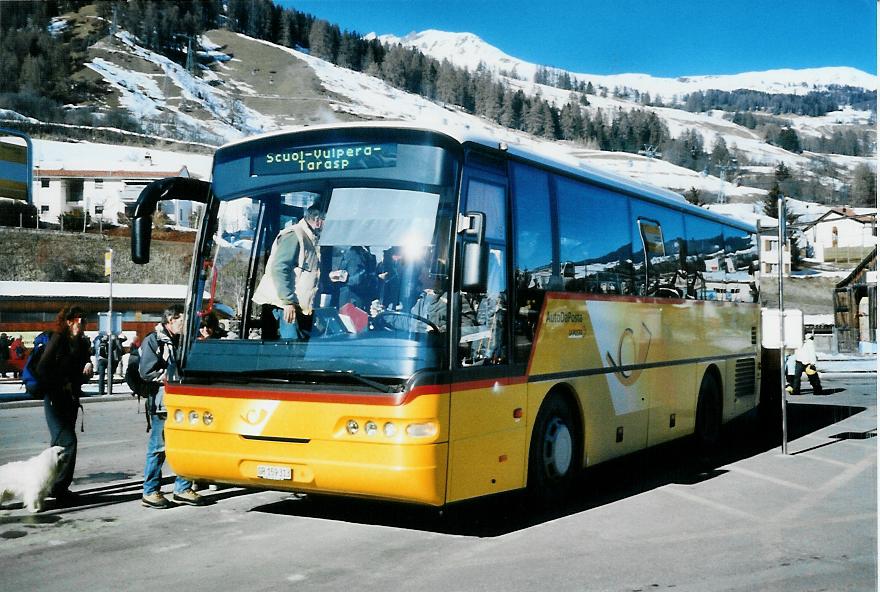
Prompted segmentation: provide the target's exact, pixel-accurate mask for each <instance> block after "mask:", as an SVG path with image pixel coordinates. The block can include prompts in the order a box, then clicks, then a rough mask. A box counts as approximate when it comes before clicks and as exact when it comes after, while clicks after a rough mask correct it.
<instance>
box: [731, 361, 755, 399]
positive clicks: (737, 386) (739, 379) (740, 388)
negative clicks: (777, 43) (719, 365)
mask: <svg viewBox="0 0 880 592" xmlns="http://www.w3.org/2000/svg"><path fill="white" fill-rule="evenodd" d="M733 392H734V396H736V397H748V396H750V395H754V394H755V358H742V359H740V360H737V361H736V376H735V379H734V385H733Z"/></svg>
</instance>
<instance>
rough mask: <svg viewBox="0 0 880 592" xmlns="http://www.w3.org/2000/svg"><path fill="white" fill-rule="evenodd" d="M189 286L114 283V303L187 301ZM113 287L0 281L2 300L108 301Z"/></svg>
mask: <svg viewBox="0 0 880 592" xmlns="http://www.w3.org/2000/svg"><path fill="white" fill-rule="evenodd" d="M186 291H187V286H186V285H183V284H120V283H114V284H113V299H114V300H117V299H118V300H159V301H174V300H177V301H181V302H182V301H183V300H184V299H185V298H186ZM109 295H110V284H109V283H106V284H103V283H89V282H19V281H0V300H19V299H23V300H40V299H44V300H45V299H52V298H63V299H65V300H76V299H79V300H93V299H106V298H107V297H108V296H109Z"/></svg>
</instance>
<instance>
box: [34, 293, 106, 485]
mask: <svg viewBox="0 0 880 592" xmlns="http://www.w3.org/2000/svg"><path fill="white" fill-rule="evenodd" d="M85 324H86V321H85V313H84V312H83V310H82V309H81V308H79V307H78V306H73V307H65V308H62V309H61V311H60V312H59V313H58V316H57V317H56V318H55V329H54V330H53V332H52V337H51V338H50V339H49V343H48V344H47V345H46V351H45V352H43V356H42V357H41V358H40V362H39V364H37V374H38V376H39V377H40V385H41V388H43V392H44V394H45V396H44V398H43V410H44V411H45V413H46V423H47V424H48V426H49V434H50V435H51V437H52V441H51V445H52V446H62V447H63V448H64V452H62V453H61V459H60V469H59V471H58V477H57V478H56V480H55V484H54V485H53V486H52V489H51V490H50V492H49V495H51V496H52V497H54V498H56V499H64V498H70V497H72V496H73V495H74V494H73V493H72V492H71V491H70V489H69V488H70V483H71V481H72V480H73V469H74V466H75V465H76V416H77V413H78V411H79V407H80V404H79V399H80V396H81V395H82V385H83V384H84V383H86V382H88V381H89V379H90V378H91V377H92V373H93V368H92V362H91V347H90V343H89V340H88V338H87V337H86V336H85Z"/></svg>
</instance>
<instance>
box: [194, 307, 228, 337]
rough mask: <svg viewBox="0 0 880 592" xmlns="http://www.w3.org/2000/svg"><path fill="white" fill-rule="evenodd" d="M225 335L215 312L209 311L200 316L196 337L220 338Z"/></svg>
mask: <svg viewBox="0 0 880 592" xmlns="http://www.w3.org/2000/svg"><path fill="white" fill-rule="evenodd" d="M223 337H226V330H225V329H223V327H222V326H221V325H220V318H219V317H218V316H217V313H215V312H209V313H208V314H206V315H205V316H203V317H202V322H201V323H200V324H199V336H198V337H197V339H222V338H223Z"/></svg>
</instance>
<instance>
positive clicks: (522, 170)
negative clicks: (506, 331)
mask: <svg viewBox="0 0 880 592" xmlns="http://www.w3.org/2000/svg"><path fill="white" fill-rule="evenodd" d="M511 173H512V191H513V208H514V213H513V220H514V224H515V225H516V226H515V228H516V230H515V235H514V266H513V267H514V270H515V271H514V273H515V278H514V282H515V286H514V288H515V292H514V298H515V301H514V303H513V306H512V307H511V308H512V310H513V311H514V315H513V330H514V354H513V358H514V361H515V362H516V363H521V364H522V363H526V362H528V360H529V355H530V353H531V351H532V341H533V340H534V334H535V329H536V327H537V325H538V315H539V314H540V313H541V307H542V306H543V304H544V295H545V293H546V291H547V290H549V289H550V283H551V282H550V279H551V277H557V276H558V275H559V260H558V257H556V258H555V260H554V256H553V250H554V246H553V244H554V234H553V227H552V220H551V216H550V176H549V175H548V174H547V173H545V172H544V171H540V170H538V169H535V168H532V167H528V166H526V165H522V164H519V163H513V164H512V165H511Z"/></svg>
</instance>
